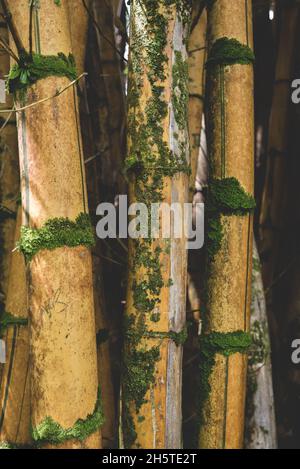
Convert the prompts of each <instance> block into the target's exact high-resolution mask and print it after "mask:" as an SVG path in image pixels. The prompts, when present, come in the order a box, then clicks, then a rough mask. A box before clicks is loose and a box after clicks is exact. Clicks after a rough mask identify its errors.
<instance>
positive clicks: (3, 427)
mask: <svg viewBox="0 0 300 469" xmlns="http://www.w3.org/2000/svg"><path fill="white" fill-rule="evenodd" d="M21 218H22V212H21V207H19V209H18V217H17V224H16V232H15V243H17V241H18V240H19V238H20V228H21ZM5 306H6V312H7V313H9V314H10V315H11V316H13V318H11V320H12V322H11V324H10V325H8V327H7V329H6V330H5V329H4V330H3V333H4V339H5V343H6V363H5V365H4V366H3V372H2V374H1V382H0V441H1V442H7V443H9V444H12V445H21V446H29V445H30V444H31V442H32V439H31V433H30V370H29V330H28V324H26V323H25V321H26V320H28V306H27V288H26V270H25V262H24V258H23V256H22V254H21V253H20V252H18V251H16V250H15V251H14V252H13V254H12V260H11V267H10V275H9V285H8V293H7V300H6V305H5ZM4 318H5V316H3V319H4ZM20 319H21V320H24V324H21V325H20V324H18V321H19V320H20ZM2 328H3V326H2V327H1V330H2Z"/></svg>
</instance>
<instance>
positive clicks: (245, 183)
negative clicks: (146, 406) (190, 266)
mask: <svg viewBox="0 0 300 469" xmlns="http://www.w3.org/2000/svg"><path fill="white" fill-rule="evenodd" d="M251 7H252V2H251V1H248V2H246V3H245V1H244V0H236V1H234V2H228V1H225V0H216V1H214V2H212V4H211V6H210V8H209V10H208V31H209V49H210V52H209V57H210V56H211V54H212V51H213V46H214V45H215V44H216V41H217V40H219V39H221V40H222V39H223V38H228V39H235V40H237V41H238V45H237V47H238V48H239V47H241V48H242V51H245V49H244V48H243V46H248V49H246V50H247V54H249V57H250V56H251V52H250V50H249V48H251V47H252V45H253V43H252V9H251ZM225 43H226V40H225ZM221 44H224V43H222V42H221ZM230 44H231V43H230ZM234 44H235V45H236V43H234ZM227 53H228V56H229V57H230V51H229V52H228V51H227ZM220 55H221V56H222V52H220ZM220 55H219V56H218V57H219V58H218V59H216V61H215V62H211V63H210V65H208V68H207V99H208V102H207V127H208V129H207V130H208V142H209V159H210V181H209V187H210V189H209V191H208V196H209V194H210V191H212V190H213V181H215V184H216V182H218V181H219V182H220V183H221V184H224V183H226V182H228V183H229V184H231V183H232V180H231V179H230V178H235V180H236V181H238V182H239V184H240V185H241V186H240V187H241V188H240V190H241V191H242V192H243V191H246V192H247V193H248V194H252V193H253V160H254V148H253V147H254V129H253V123H254V115H253V114H254V112H253V70H252V65H251V63H248V61H247V60H246V64H245V62H242V63H237V62H238V61H236V60H235V59H233V60H232V62H230V61H229V63H231V65H226V64H228V62H226V59H224V62H222V60H223V56H222V58H221V59H220ZM225 55H226V54H225ZM211 57H212V60H214V59H215V57H214V56H213V55H212V56H211ZM216 57H217V56H216ZM244 58H245V57H244V56H243V52H242V57H241V59H244ZM249 62H250V59H249ZM224 63H225V65H224ZM242 123H244V124H245V125H242ZM246 124H247V125H246ZM223 187H224V186H223ZM243 193H244V192H243ZM244 194H245V193H244ZM222 196H223V193H222V194H221V195H220V198H219V205H217V206H216V210H217V213H219V214H220V215H218V216H220V219H219V220H220V225H219V228H217V230H221V231H217V236H220V234H221V233H222V235H221V239H220V244H219V245H217V248H215V249H214V251H211V253H210V255H209V260H208V272H207V276H208V278H207V285H206V292H205V296H206V302H205V303H206V304H205V311H206V315H205V317H204V318H203V319H204V323H205V328H204V335H202V337H201V338H200V340H201V341H202V342H203V343H205V339H206V341H207V342H206V344H208V345H207V346H208V347H209V346H210V347H211V349H208V351H207V350H206V352H207V353H208V354H210V355H209V357H210V360H212V361H208V359H207V358H205V357H206V356H207V355H204V356H202V361H203V363H202V364H201V373H202V376H200V378H201V381H202V393H203V395H204V398H203V400H202V409H200V410H201V412H202V420H201V430H200V441H199V443H200V447H201V448H219V449H223V448H241V447H242V446H243V434H244V405H245V388H246V370H247V359H246V356H245V354H244V353H234V350H235V346H236V347H237V348H236V350H237V351H239V350H240V351H241V352H242V350H244V351H246V347H247V343H248V341H249V340H248V335H247V332H248V331H249V312H250V299H251V258H252V256H251V253H252V215H251V214H250V213H248V212H246V211H245V213H244V216H240V214H239V210H237V211H236V212H235V211H234V210H232V213H229V215H228V214H224V213H223V212H222V209H220V206H222ZM229 197H230V196H229ZM247 197H250V196H247ZM250 200H251V203H250ZM240 204H241V199H239V196H238V201H237V205H238V207H239V208H240ZM252 204H253V201H252V199H251V198H249V206H250V205H252ZM229 205H230V202H229ZM241 205H242V204H241ZM230 206H231V205H230ZM231 207H232V208H233V205H232V206H231ZM218 210H221V211H220V212H218ZM210 216H213V215H210ZM217 220H218V219H217ZM216 223H218V221H216ZM212 226H213V225H210V227H208V228H207V230H208V231H207V235H208V236H214V234H213V233H212V232H211V231H210V229H212ZM210 239H211V238H210ZM217 239H218V238H217ZM212 242H213V241H212ZM206 243H208V241H207V240H206ZM210 246H212V245H210ZM207 247H208V248H209V246H207ZM212 252H213V254H212ZM235 340H236V342H235ZM214 341H215V342H214ZM237 344H239V346H240V348H239V346H237ZM211 367H212V368H211ZM205 370H206V373H205ZM210 372H211V373H210ZM206 381H207V382H206Z"/></svg>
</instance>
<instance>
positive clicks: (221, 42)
mask: <svg viewBox="0 0 300 469" xmlns="http://www.w3.org/2000/svg"><path fill="white" fill-rule="evenodd" d="M254 60H255V56H254V53H253V51H252V50H251V49H250V47H248V46H246V45H244V44H241V43H240V42H239V41H237V40H236V39H229V38H228V37H222V38H221V39H218V40H217V41H216V42H215V43H214V44H213V46H212V48H211V50H210V54H209V57H208V60H207V62H206V66H210V65H234V64H242V65H248V64H252V63H253V62H254Z"/></svg>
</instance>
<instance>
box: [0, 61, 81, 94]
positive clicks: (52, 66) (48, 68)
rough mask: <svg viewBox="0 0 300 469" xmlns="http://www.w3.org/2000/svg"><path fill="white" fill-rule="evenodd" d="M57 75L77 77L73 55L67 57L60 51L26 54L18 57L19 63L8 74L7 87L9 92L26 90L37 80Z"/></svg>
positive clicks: (71, 78) (72, 78) (70, 78)
mask: <svg viewBox="0 0 300 469" xmlns="http://www.w3.org/2000/svg"><path fill="white" fill-rule="evenodd" d="M51 76H58V77H67V78H69V80H71V81H72V80H75V79H76V77H77V72H76V65H75V61H74V57H73V56H72V55H71V54H70V55H69V56H68V57H67V56H66V55H64V54H62V53H59V54H58V55H49V56H48V55H40V54H33V55H32V56H30V55H29V54H26V55H25V56H23V57H21V58H20V63H19V64H15V65H14V66H13V67H12V68H11V70H10V72H9V75H8V80H7V88H8V90H9V92H10V93H16V92H17V91H26V90H27V88H29V87H30V86H32V85H33V84H34V83H36V82H37V81H38V80H41V79H43V78H47V77H51Z"/></svg>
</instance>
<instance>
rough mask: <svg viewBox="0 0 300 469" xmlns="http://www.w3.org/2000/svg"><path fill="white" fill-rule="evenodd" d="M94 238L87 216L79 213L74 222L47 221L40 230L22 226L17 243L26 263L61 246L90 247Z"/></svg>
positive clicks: (55, 219)
mask: <svg viewBox="0 0 300 469" xmlns="http://www.w3.org/2000/svg"><path fill="white" fill-rule="evenodd" d="M94 244H95V238H94V234H93V230H92V225H91V222H90V219H89V216H88V214H85V213H81V214H79V215H78V217H77V218H76V220H75V221H71V220H69V219H68V218H54V219H53V220H48V221H47V222H46V223H45V225H44V226H43V227H41V228H36V229H35V228H29V227H27V226H22V228H21V237H20V240H19V242H18V245H17V246H18V248H19V250H20V251H21V252H22V253H23V254H24V256H25V259H26V261H30V260H31V259H32V258H33V256H34V255H35V254H37V253H38V252H39V251H40V250H43V249H50V250H52V249H56V248H59V247H62V246H69V247H75V246H81V245H82V246H86V247H92V246H93V245H94Z"/></svg>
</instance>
